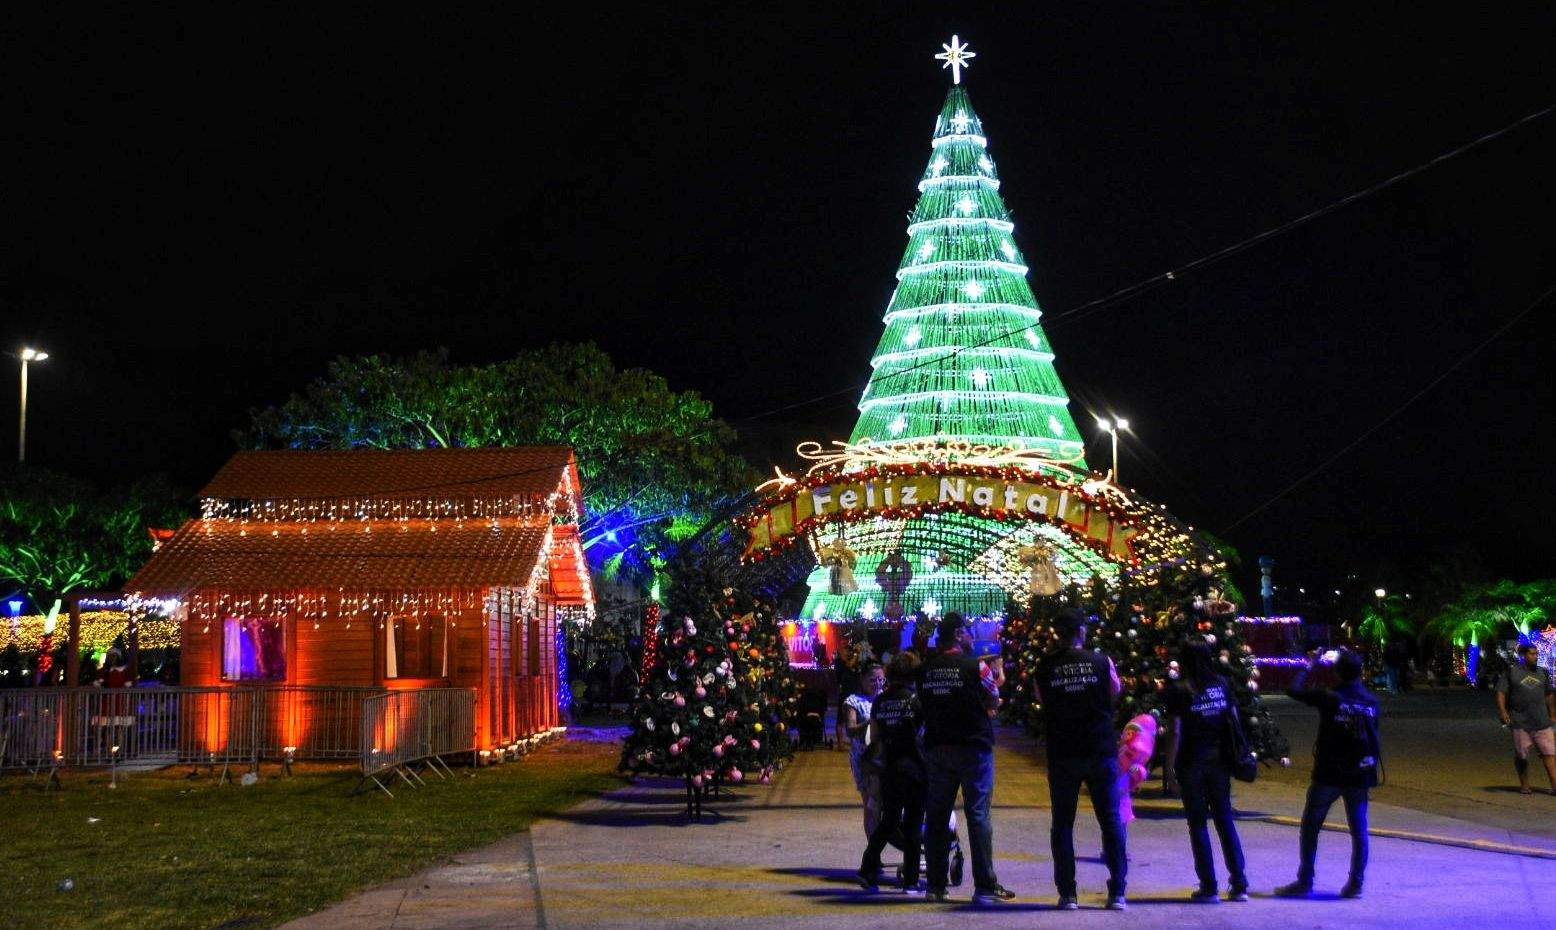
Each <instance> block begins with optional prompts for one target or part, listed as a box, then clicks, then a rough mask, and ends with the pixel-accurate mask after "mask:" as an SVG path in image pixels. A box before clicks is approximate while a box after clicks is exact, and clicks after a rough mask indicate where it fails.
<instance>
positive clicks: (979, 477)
mask: <svg viewBox="0 0 1556 930" xmlns="http://www.w3.org/2000/svg"><path fill="white" fill-rule="evenodd" d="M773 484H776V485H777V487H776V488H775V489H772V490H771V491H770V492H769V493H768V494H767V495H766V496H764V497H763V499H762V501H761V503H760V504H759V505H758V506H757V507H755V508H753V509H752V510H750V511H748V512H747V513H746V514H744V515H743V516H742V517H741V518H740V521H739V522H740V523H741V525H742V526H744V527H745V529H746V530H747V531H748V533H749V539H748V541H747V544H746V549H745V552H744V558H747V559H761V558H765V557H767V556H768V555H770V554H772V553H774V552H777V551H781V550H783V549H786V548H788V547H790V546H792V545H794V544H795V543H796V542H797V541H798V540H799V539H801V538H804V537H806V536H807V535H809V534H813V533H816V532H818V531H821V530H824V529H826V528H828V527H829V526H832V525H835V524H844V525H847V524H851V523H857V522H861V521H876V520H896V519H903V518H914V517H920V516H925V515H930V514H939V513H960V514H966V515H969V516H974V517H980V518H983V519H985V520H990V521H999V522H1007V523H1029V522H1037V523H1046V524H1050V525H1052V526H1056V527H1058V528H1060V529H1061V530H1063V531H1064V532H1065V534H1066V535H1068V536H1069V537H1070V538H1071V539H1073V540H1074V541H1075V542H1077V543H1081V544H1083V545H1084V546H1085V547H1087V548H1089V549H1091V550H1092V551H1094V552H1095V553H1097V554H1098V555H1100V556H1102V557H1103V558H1105V559H1106V560H1108V561H1110V562H1113V563H1114V564H1117V565H1121V566H1139V565H1141V564H1142V563H1145V562H1152V561H1159V560H1160V561H1165V560H1167V559H1170V558H1173V557H1174V556H1175V555H1178V554H1185V553H1187V552H1188V551H1190V550H1193V549H1195V548H1197V544H1196V541H1195V540H1194V539H1193V538H1192V535H1191V533H1189V532H1187V531H1186V530H1185V528H1183V527H1182V526H1181V525H1179V524H1178V523H1177V521H1175V520H1173V519H1172V518H1171V517H1169V516H1168V515H1167V514H1166V513H1165V512H1164V511H1162V510H1161V509H1160V508H1158V507H1156V506H1154V505H1151V504H1149V503H1146V502H1144V501H1141V500H1139V499H1138V498H1135V497H1133V496H1132V495H1130V494H1127V493H1126V492H1124V491H1123V489H1120V488H1118V487H1117V486H1115V485H1112V484H1109V483H1107V482H1106V481H1101V480H1097V479H1096V478H1094V477H1092V476H1086V475H1082V474H1076V473H1066V472H1064V471H1062V470H1059V469H1052V468H1027V467H1020V466H1003V467H1001V466H996V465H981V464H971V463H966V462H933V461H931V462H918V463H889V464H872V465H869V466H866V467H864V468H857V467H855V468H852V469H844V468H832V467H823V468H818V469H815V470H813V471H812V472H811V473H810V474H808V475H806V476H805V477H804V478H780V480H779V481H777V482H769V485H773Z"/></svg>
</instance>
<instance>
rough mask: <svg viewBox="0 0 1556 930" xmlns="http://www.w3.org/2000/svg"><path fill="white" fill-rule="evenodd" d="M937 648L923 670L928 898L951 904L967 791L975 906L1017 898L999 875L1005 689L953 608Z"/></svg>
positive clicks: (940, 631) (921, 699)
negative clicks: (998, 778) (954, 844)
mask: <svg viewBox="0 0 1556 930" xmlns="http://www.w3.org/2000/svg"><path fill="white" fill-rule="evenodd" d="M936 644H937V645H938V647H939V648H938V649H937V650H936V651H935V652H934V653H933V654H932V655H930V657H929V658H928V659H927V660H926V661H925V662H924V664H923V666H922V667H921V668H920V670H919V692H918V694H919V703H920V705H921V706H922V707H923V713H924V761H925V763H926V768H927V770H928V772H927V774H928V781H929V794H928V797H927V799H926V803H925V807H926V810H927V811H928V815H927V818H926V825H927V831H926V832H927V834H928V836H927V837H926V839H927V841H928V843H927V846H928V848H927V850H926V856H925V859H926V860H927V861H926V864H927V865H928V867H929V875H928V885H929V892H928V898H929V900H931V901H944V900H946V883H947V879H948V872H949V862H948V860H949V857H950V849H951V838H952V835H953V834H952V830H951V809H952V808H953V807H954V806H955V805H956V794H957V792H958V791H960V792H961V794H962V809H963V811H965V813H966V818H967V842H968V845H969V846H970V847H972V866H973V903H974V904H996V903H998V902H1001V901H1009V900H1010V899H1012V898H1014V897H1015V896H1016V895H1015V893H1014V892H1012V891H1011V890H1010V889H1008V888H1006V887H1005V886H1003V885H1001V884H1000V883H999V879H998V878H997V877H996V876H995V874H994V823H993V820H992V816H991V813H990V802H991V800H992V798H993V795H994V721H993V717H994V712H995V711H996V710H998V709H999V686H998V685H997V684H995V681H994V678H993V676H992V675H988V674H985V671H984V669H985V664H984V663H983V662H981V661H979V660H978V659H977V658H976V657H974V656H973V655H972V633H971V631H970V630H969V629H968V628H967V622H966V621H965V620H964V619H963V618H962V615H961V614H959V613H955V612H954V611H953V612H951V613H948V614H946V615H945V616H944V617H943V618H942V619H941V620H940V626H939V629H938V634H937V639H936Z"/></svg>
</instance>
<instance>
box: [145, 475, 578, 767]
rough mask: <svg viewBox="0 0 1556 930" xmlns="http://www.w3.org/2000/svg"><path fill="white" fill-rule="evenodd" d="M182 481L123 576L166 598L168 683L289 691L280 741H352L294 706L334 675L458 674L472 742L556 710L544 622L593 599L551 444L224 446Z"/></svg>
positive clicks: (496, 738)
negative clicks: (196, 486) (173, 653)
mask: <svg viewBox="0 0 1556 930" xmlns="http://www.w3.org/2000/svg"><path fill="white" fill-rule="evenodd" d="M200 496H201V499H202V501H201V506H202V514H201V516H200V517H199V518H198V519H194V520H190V521H188V522H187V523H185V524H184V525H183V526H182V527H180V528H179V529H178V531H177V532H176V533H175V534H173V536H172V538H170V539H168V540H166V541H165V542H163V543H162V544H161V545H160V546H159V547H158V549H157V551H156V552H155V554H153V556H152V557H151V560H150V561H149V562H148V563H147V564H146V565H145V567H144V568H142V569H141V570H140V571H139V572H137V573H136V574H135V576H134V577H133V578H132V579H130V581H129V583H128V584H127V585H126V586H125V590H126V592H129V593H132V594H136V595H139V596H141V597H147V598H150V597H156V598H164V599H167V598H172V599H176V600H177V603H178V607H177V611H176V612H177V619H178V621H179V623H180V625H181V636H182V656H181V674H182V683H183V684H185V685H204V686H218V687H224V688H255V689H266V688H268V689H272V690H273V693H276V694H279V693H281V692H282V691H285V692H288V693H291V694H297V693H305V694H307V695H309V699H308V700H307V701H298V700H291V701H287V702H282V701H276V702H274V705H275V706H276V707H284V708H286V709H284V710H278V711H275V712H274V713H275V714H282V715H283V718H282V719H275V720H270V721H268V722H267V724H266V725H267V726H268V727H271V728H279V729H280V730H282V731H283V732H280V733H277V734H275V735H274V736H273V737H272V739H273V740H274V741H276V742H280V743H283V744H285V745H286V746H291V747H309V746H322V745H324V744H326V743H327V744H329V745H330V746H331V747H334V746H335V745H336V744H337V743H340V742H342V741H350V740H351V739H353V738H354V737H353V736H352V734H349V733H346V732H345V731H346V730H348V729H350V727H349V726H347V725H343V724H341V723H340V722H339V721H338V720H334V719H332V720H331V721H330V722H329V726H330V727H332V728H335V729H338V730H340V731H342V732H341V733H339V734H336V735H331V736H328V737H327V738H326V736H325V735H324V734H323V733H322V730H323V728H324V726H325V722H324V721H323V716H324V711H322V710H313V711H310V707H317V708H322V707H323V706H324V705H323V704H322V703H320V702H322V701H326V700H336V701H337V702H338V703H340V704H345V703H347V702H349V700H350V695H351V694H352V693H356V692H348V691H347V689H348V688H353V687H355V688H361V689H373V690H387V689H411V688H434V687H439V688H441V687H455V688H470V689H474V690H475V693H476V698H475V709H476V715H475V716H476V722H475V734H474V745H475V747H476V748H478V749H480V748H493V747H500V746H505V745H509V744H512V743H514V742H516V741H518V740H522V739H525V738H527V737H529V736H532V735H535V734H538V733H543V732H546V731H548V730H550V729H551V728H553V727H555V726H557V725H558V723H559V712H558V706H557V701H558V691H559V683H558V680H557V633H558V629H559V622H561V621H563V620H564V619H566V618H567V617H568V616H570V615H577V614H579V613H587V612H592V610H593V595H592V591H591V587H590V584H589V575H588V568H587V566H586V564H585V562H584V558H583V550H582V547H581V544H580V540H579V535H578V519H579V513H580V510H581V508H582V499H581V494H580V489H579V482H578V467H577V463H576V461H575V460H574V458H573V454H572V451H571V450H570V449H568V448H566V447H560V446H534V447H521V448H507V449H416V450H402V451H376V450H350V451H291V450H288V451H274V452H239V453H238V454H237V455H235V456H233V457H232V459H231V460H230V461H228V462H227V464H226V465H225V466H223V467H222V469H221V471H220V472H218V473H217V475H216V477H215V478H213V479H212V480H211V482H210V483H209V484H208V485H206V487H205V488H204V490H203V491H201V494H200ZM290 686H314V687H303V688H298V687H290ZM329 688H333V689H337V696H336V697H335V698H330V694H329V692H328V690H327V689H329ZM362 693H372V692H371V691H364V692H362ZM340 695H344V696H343V697H342V696H340ZM358 700H360V699H358ZM267 706H268V705H267ZM196 726H197V727H198V726H199V724H198V723H197V724H196ZM310 730H313V731H316V732H314V733H312V734H311V735H310V732H309V731H310ZM357 742H360V739H357ZM308 754H310V753H309V752H308V751H306V750H305V751H304V752H302V753H300V755H304V756H306V755H308ZM312 754H314V755H331V754H338V755H345V754H346V753H345V752H344V751H338V750H336V749H330V750H328V751H325V750H319V751H317V752H314V753H312Z"/></svg>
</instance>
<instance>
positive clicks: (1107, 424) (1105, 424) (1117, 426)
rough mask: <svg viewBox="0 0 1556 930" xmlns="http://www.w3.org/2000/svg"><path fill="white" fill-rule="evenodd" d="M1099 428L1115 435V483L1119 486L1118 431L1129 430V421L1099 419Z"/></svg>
mask: <svg viewBox="0 0 1556 930" xmlns="http://www.w3.org/2000/svg"><path fill="white" fill-rule="evenodd" d="M1097 428H1098V429H1102V430H1107V431H1108V432H1109V433H1111V434H1112V435H1113V483H1114V484H1118V431H1119V430H1124V429H1129V421H1128V420H1126V419H1124V418H1123V417H1115V418H1114V419H1111V420H1108V419H1105V418H1103V417H1097Z"/></svg>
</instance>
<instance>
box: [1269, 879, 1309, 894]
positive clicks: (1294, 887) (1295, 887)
mask: <svg viewBox="0 0 1556 930" xmlns="http://www.w3.org/2000/svg"><path fill="white" fill-rule="evenodd" d="M1312 893H1313V883H1312V882H1305V881H1302V880H1301V879H1298V880H1297V881H1294V882H1292V883H1291V884H1289V885H1282V886H1280V887H1279V888H1277V889H1275V896H1276V897H1279V898H1305V897H1307V896H1308V895H1310V894H1312Z"/></svg>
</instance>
